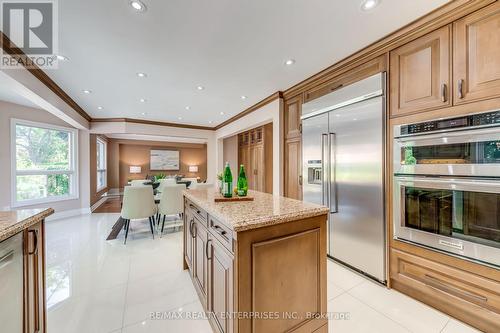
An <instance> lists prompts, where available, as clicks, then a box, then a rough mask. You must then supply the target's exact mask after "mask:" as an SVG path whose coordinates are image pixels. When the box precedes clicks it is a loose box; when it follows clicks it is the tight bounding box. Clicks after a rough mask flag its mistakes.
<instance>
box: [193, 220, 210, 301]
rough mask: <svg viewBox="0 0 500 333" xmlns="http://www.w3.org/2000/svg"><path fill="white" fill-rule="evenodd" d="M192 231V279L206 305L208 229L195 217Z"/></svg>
mask: <svg viewBox="0 0 500 333" xmlns="http://www.w3.org/2000/svg"><path fill="white" fill-rule="evenodd" d="M193 231H194V234H195V237H194V246H193V263H194V265H193V279H194V284H195V287H196V289H197V291H198V294H199V295H200V300H201V303H202V304H203V306H204V307H206V306H207V291H208V262H207V257H208V248H207V241H208V231H207V229H206V228H205V227H204V226H203V225H202V224H201V223H200V222H199V221H198V220H197V219H196V218H195V219H194V227H193Z"/></svg>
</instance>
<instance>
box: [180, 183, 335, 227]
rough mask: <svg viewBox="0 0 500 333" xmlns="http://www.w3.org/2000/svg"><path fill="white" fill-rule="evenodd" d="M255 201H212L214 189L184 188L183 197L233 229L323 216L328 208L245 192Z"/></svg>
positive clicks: (215, 191) (214, 193)
mask: <svg viewBox="0 0 500 333" xmlns="http://www.w3.org/2000/svg"><path fill="white" fill-rule="evenodd" d="M248 195H249V196H252V197H254V198H255V199H254V201H232V202H215V201H214V198H215V197H216V196H220V194H219V193H218V191H217V190H216V189H215V188H210V189H199V190H197V189H193V190H185V191H184V196H185V197H186V198H188V199H189V200H191V201H192V202H193V203H195V204H197V205H198V206H200V208H202V209H204V210H206V211H207V213H208V214H210V215H212V216H213V217H214V218H216V219H218V220H220V221H221V222H222V223H224V224H226V225H227V226H228V227H230V228H232V229H233V230H234V231H235V232H240V231H245V230H250V229H256V228H259V227H264V226H268V225H274V224H280V223H286V222H292V221H297V220H301V219H305V218H308V217H314V216H320V215H326V214H328V212H329V209H328V208H327V207H324V206H319V205H315V204H312V203H307V202H303V201H299V200H294V199H289V198H285V197H281V196H275V195H271V194H267V193H262V192H256V191H248Z"/></svg>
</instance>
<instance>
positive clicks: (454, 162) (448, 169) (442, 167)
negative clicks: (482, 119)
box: [394, 128, 500, 177]
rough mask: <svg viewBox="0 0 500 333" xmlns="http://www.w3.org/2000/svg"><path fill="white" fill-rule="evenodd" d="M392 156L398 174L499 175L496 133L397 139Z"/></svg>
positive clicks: (499, 142)
mask: <svg viewBox="0 0 500 333" xmlns="http://www.w3.org/2000/svg"><path fill="white" fill-rule="evenodd" d="M493 130H494V131H493ZM394 155H395V161H394V162H395V171H396V173H398V174H420V175H452V176H453V175H460V176H491V177H496V176H500V130H499V129H498V128H496V129H491V128H489V129H482V130H471V131H463V132H460V131H457V132H449V133H439V134H431V135H421V136H414V137H404V138H397V139H395V147H394Z"/></svg>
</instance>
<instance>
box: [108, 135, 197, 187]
mask: <svg viewBox="0 0 500 333" xmlns="http://www.w3.org/2000/svg"><path fill="white" fill-rule="evenodd" d="M109 140H110V141H111V142H113V141H115V142H117V143H118V144H119V161H120V162H119V186H120V187H123V186H125V185H126V184H127V182H128V180H129V179H143V178H144V177H146V175H157V174H159V173H164V174H167V175H175V174H182V175H184V176H185V177H200V179H201V180H202V181H203V180H205V179H207V145H205V144H191V143H168V142H155V141H134V140H114V139H109ZM151 149H171V150H179V152H180V170H179V171H156V170H153V171H151V170H150V168H149V159H150V151H151ZM131 165H137V166H141V168H142V170H141V171H142V173H141V174H130V173H129V171H130V168H129V167H130V166H131ZM190 165H198V172H197V173H190V172H189V171H188V167H189V166H190ZM109 173H110V171H108V174H109ZM108 179H109V176H108ZM110 187H111V186H110Z"/></svg>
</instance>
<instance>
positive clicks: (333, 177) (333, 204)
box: [328, 133, 338, 213]
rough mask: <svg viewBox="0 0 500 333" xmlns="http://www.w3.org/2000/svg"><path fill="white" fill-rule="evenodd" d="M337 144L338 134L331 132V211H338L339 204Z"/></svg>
mask: <svg viewBox="0 0 500 333" xmlns="http://www.w3.org/2000/svg"><path fill="white" fill-rule="evenodd" d="M336 144H337V136H336V134H335V133H330V135H329V146H330V149H329V153H330V156H329V157H330V158H329V163H328V164H329V166H330V170H329V176H330V182H329V183H330V186H329V195H328V196H329V204H330V212H331V213H337V212H338V205H337V202H338V200H337V182H336V173H337V170H336V169H337V156H335V146H336Z"/></svg>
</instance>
